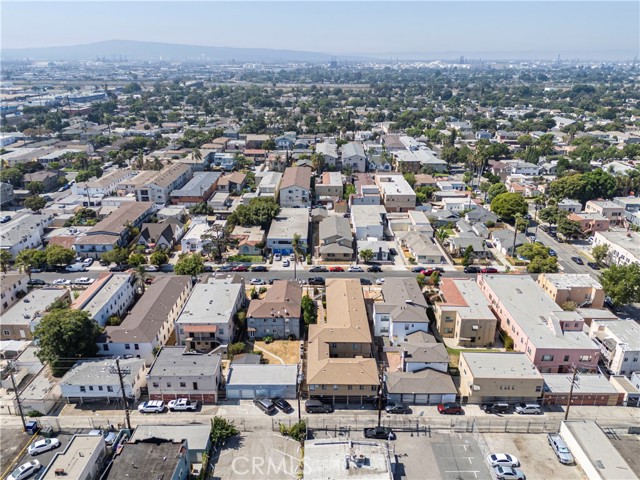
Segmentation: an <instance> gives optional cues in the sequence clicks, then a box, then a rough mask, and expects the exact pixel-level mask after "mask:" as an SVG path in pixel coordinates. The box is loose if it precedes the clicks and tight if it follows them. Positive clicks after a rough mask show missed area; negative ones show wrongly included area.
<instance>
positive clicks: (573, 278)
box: [543, 273, 602, 290]
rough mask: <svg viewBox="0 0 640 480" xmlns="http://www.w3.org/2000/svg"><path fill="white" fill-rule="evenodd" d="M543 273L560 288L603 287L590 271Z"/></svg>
mask: <svg viewBox="0 0 640 480" xmlns="http://www.w3.org/2000/svg"><path fill="white" fill-rule="evenodd" d="M543 275H544V276H545V278H547V279H548V280H549V282H550V283H551V284H552V285H553V286H554V287H556V288H557V289H558V290H565V289H569V288H577V287H590V288H602V285H600V283H598V281H597V280H596V279H595V278H593V277H592V276H591V275H589V274H588V273H543Z"/></svg>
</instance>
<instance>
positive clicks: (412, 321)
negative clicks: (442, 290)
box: [373, 278, 429, 344]
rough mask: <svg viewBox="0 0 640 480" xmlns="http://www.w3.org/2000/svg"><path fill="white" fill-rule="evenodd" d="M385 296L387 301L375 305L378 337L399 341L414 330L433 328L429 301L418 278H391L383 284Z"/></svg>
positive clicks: (374, 321) (374, 317)
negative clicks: (428, 312)
mask: <svg viewBox="0 0 640 480" xmlns="http://www.w3.org/2000/svg"><path fill="white" fill-rule="evenodd" d="M382 296H383V298H384V301H383V302H375V303H374V304H373V325H374V332H375V335H376V336H385V337H386V336H388V337H389V340H390V341H391V343H392V344H395V343H398V342H404V341H405V340H406V338H407V335H410V334H412V333H414V332H417V331H422V332H428V331H429V318H428V317H427V311H426V309H427V305H426V300H425V299H424V296H423V295H422V292H421V290H420V287H419V286H418V283H417V282H416V281H415V279H413V278H388V279H387V280H386V281H385V284H384V285H383V286H382ZM408 302H411V303H408Z"/></svg>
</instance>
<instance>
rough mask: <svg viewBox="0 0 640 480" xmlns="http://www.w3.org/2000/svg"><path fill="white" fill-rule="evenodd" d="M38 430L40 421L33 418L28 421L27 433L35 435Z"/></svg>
mask: <svg viewBox="0 0 640 480" xmlns="http://www.w3.org/2000/svg"><path fill="white" fill-rule="evenodd" d="M37 432H38V422H36V421H35V420H31V421H29V422H27V433H28V434H29V435H35V434H36V433H37Z"/></svg>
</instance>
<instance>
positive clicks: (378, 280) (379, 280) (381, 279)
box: [376, 278, 384, 285]
mask: <svg viewBox="0 0 640 480" xmlns="http://www.w3.org/2000/svg"><path fill="white" fill-rule="evenodd" d="M376 285H384V278H376Z"/></svg>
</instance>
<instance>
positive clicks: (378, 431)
mask: <svg viewBox="0 0 640 480" xmlns="http://www.w3.org/2000/svg"><path fill="white" fill-rule="evenodd" d="M364 438H379V439H381V440H394V439H395V438H396V434H395V433H393V430H391V429H390V428H389V427H373V428H365V429H364Z"/></svg>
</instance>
